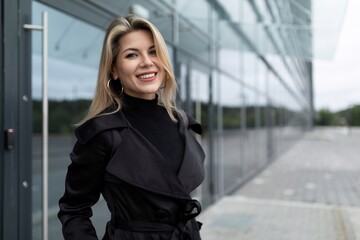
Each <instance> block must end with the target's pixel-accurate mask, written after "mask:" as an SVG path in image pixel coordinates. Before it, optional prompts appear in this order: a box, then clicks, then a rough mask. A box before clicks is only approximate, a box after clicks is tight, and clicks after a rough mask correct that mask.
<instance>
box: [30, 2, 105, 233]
mask: <svg viewBox="0 0 360 240" xmlns="http://www.w3.org/2000/svg"><path fill="white" fill-rule="evenodd" d="M44 11H46V12H47V13H48V48H47V49H48V62H47V66H48V67H47V72H48V84H47V85H48V86H47V89H46V90H47V93H48V139H44V137H43V131H44V130H43V124H45V122H44V121H43V120H42V114H43V111H44V109H43V107H42V106H43V105H42V104H43V87H44V85H43V82H42V74H41V72H42V69H43V67H44V66H43V58H42V47H43V45H42V44H44V42H43V41H42V32H40V31H33V32H32V51H31V53H32V58H31V59H32V76H31V79H32V106H33V109H32V115H33V119H32V126H33V135H32V198H33V199H32V225H33V226H32V229H33V233H32V235H33V236H32V237H33V239H34V240H37V239H52V240H56V239H63V237H62V233H61V224H60V222H59V220H58V219H57V212H58V210H59V208H58V200H59V198H60V197H61V196H62V194H63V193H64V186H65V185H64V180H65V174H66V171H67V167H68V165H69V163H70V159H69V153H70V152H71V150H72V147H73V145H74V143H75V138H74V135H73V126H72V124H74V123H76V122H78V121H79V120H80V119H81V118H82V117H83V115H84V113H85V111H86V109H87V107H88V106H89V104H90V100H91V98H92V97H93V95H94V92H95V86H96V78H97V69H98V62H99V59H100V51H101V46H102V40H103V36H104V31H103V30H101V29H98V28H96V27H94V26H92V25H90V24H88V23H86V22H83V21H81V20H79V19H76V18H74V17H72V16H69V15H67V14H65V13H63V12H60V11H58V10H55V9H53V8H50V7H48V6H46V5H43V4H41V3H38V2H36V1H33V4H32V24H36V25H41V24H42V19H41V18H42V12H44ZM44 144H47V146H48V147H47V148H46V150H47V152H48V154H47V155H48V172H47V176H46V174H43V167H44V162H43V155H44V152H45V151H44V149H43V146H44ZM45 146H46V145H45ZM45 154H46V153H45ZM44 181H46V183H47V185H48V189H44V187H43V186H44V184H43V183H44ZM44 190H45V191H44ZM44 194H45V195H46V196H45V198H46V199H47V204H46V205H47V207H46V208H45V209H46V210H47V211H44V208H43V206H44V201H43V196H44ZM45 203H46V202H45ZM46 205H45V206H46ZM106 209H107V208H106V207H105V203H104V201H101V200H100V201H99V203H98V204H97V205H96V206H95V208H94V218H93V222H94V225H95V227H96V228H97V232H98V236H99V238H101V237H102V235H103V233H104V229H105V223H106V221H107V220H108V218H109V216H108V212H107V210H106ZM44 213H45V214H46V216H44ZM44 223H46V224H44ZM44 226H48V227H47V229H46V231H47V233H46V232H45V233H44ZM47 234H48V236H46V235H47Z"/></svg>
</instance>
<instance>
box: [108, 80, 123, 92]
mask: <svg viewBox="0 0 360 240" xmlns="http://www.w3.org/2000/svg"><path fill="white" fill-rule="evenodd" d="M112 80H114V79H112V78H110V79H109V80H108V81H107V83H106V87H107V89H108V91H109V93H110V94H111V95H116V94H119V96H121V95H122V94H123V92H124V87H123V85H122V84H121V82H120V80H119V82H117V80H114V81H115V83H113V84H115V85H113V89H112V88H111V86H110V82H111V81H112ZM118 84H120V86H121V90H120V93H119V92H118V89H119V87H120V86H118Z"/></svg>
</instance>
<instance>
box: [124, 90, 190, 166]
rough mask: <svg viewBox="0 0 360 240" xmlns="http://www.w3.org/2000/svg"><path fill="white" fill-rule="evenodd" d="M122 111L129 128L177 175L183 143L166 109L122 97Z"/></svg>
mask: <svg viewBox="0 0 360 240" xmlns="http://www.w3.org/2000/svg"><path fill="white" fill-rule="evenodd" d="M122 100H123V108H122V111H123V113H124V114H125V116H126V118H127V119H128V121H129V122H130V124H131V126H132V127H134V128H135V129H136V130H137V131H139V132H140V133H141V134H142V135H143V136H144V137H145V138H146V139H147V140H148V141H149V142H150V143H151V144H152V145H153V146H154V147H155V148H156V149H157V150H158V151H159V152H160V153H161V154H162V155H163V156H164V159H165V160H167V162H168V163H169V165H170V167H171V168H172V169H173V170H174V171H175V172H176V173H177V172H178V170H179V168H180V165H181V162H182V158H183V154H184V142H183V140H182V138H181V135H180V132H179V128H178V124H176V123H174V122H173V121H172V120H171V119H170V116H169V114H168V113H167V111H166V109H165V108H164V107H162V106H159V105H158V99H157V96H156V98H155V99H153V100H145V99H141V98H135V97H132V96H129V95H126V94H123V96H122Z"/></svg>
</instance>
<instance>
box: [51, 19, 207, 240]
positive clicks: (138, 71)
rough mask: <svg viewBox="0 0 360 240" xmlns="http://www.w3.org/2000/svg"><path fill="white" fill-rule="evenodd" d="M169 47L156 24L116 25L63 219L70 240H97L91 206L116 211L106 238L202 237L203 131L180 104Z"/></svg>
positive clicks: (81, 129) (80, 133) (78, 147)
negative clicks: (198, 194)
mask: <svg viewBox="0 0 360 240" xmlns="http://www.w3.org/2000/svg"><path fill="white" fill-rule="evenodd" d="M176 91H177V90H176V81H175V78H174V74H173V72H172V68H171V65H170V59H169V54H168V52H167V48H166V44H165V42H164V39H163V37H162V36H161V34H160V32H159V31H158V30H157V29H156V27H155V26H154V25H153V24H151V23H150V22H149V21H147V20H145V19H142V18H140V17H137V16H134V15H130V16H127V17H120V18H116V19H115V20H114V21H113V22H112V23H111V25H110V26H109V28H108V30H107V33H106V36H105V40H104V45H103V49H102V55H101V60H100V68H99V76H98V84H97V89H96V94H95V97H94V99H93V101H92V104H91V106H90V108H89V111H88V114H87V116H86V117H85V118H84V120H83V121H81V122H80V123H79V124H78V126H77V128H76V129H75V135H76V137H77V142H76V144H75V146H74V149H73V151H72V153H71V154H70V157H71V164H70V166H69V168H68V173H67V176H66V184H65V185H66V186H65V193H64V196H63V197H62V198H61V199H60V201H59V206H60V211H59V213H58V217H59V219H60V221H61V222H62V225H63V234H64V237H65V239H81V240H82V239H97V235H96V232H95V229H94V227H93V225H92V223H91V221H90V217H91V216H92V211H91V207H92V206H93V205H94V204H95V203H96V202H97V201H98V199H99V197H100V194H102V195H103V197H104V199H105V200H106V202H107V205H108V208H109V210H110V212H111V219H110V221H109V222H108V223H107V226H106V233H105V236H104V237H103V239H157V240H158V239H164V240H165V239H166V240H167V239H171V240H177V239H191V240H193V239H196V240H197V239H200V234H199V229H200V226H201V224H200V223H199V222H196V221H195V217H196V216H197V215H198V214H199V213H200V211H201V207H200V204H199V202H198V201H196V200H193V199H192V198H191V197H190V193H191V192H192V191H193V190H195V189H196V188H197V187H198V186H199V185H200V184H201V182H202V181H203V178H204V169H203V160H204V152H203V150H202V148H201V146H200V145H199V144H198V142H197V141H196V140H195V138H194V137H193V135H192V133H191V131H190V129H191V130H193V131H194V132H196V133H199V134H200V133H201V126H200V125H199V124H198V123H196V122H195V121H194V120H193V119H191V118H189V117H188V116H187V115H186V114H183V112H182V111H180V110H178V109H177V108H176V106H175V97H176Z"/></svg>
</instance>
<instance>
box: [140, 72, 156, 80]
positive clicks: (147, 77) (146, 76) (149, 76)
mask: <svg viewBox="0 0 360 240" xmlns="http://www.w3.org/2000/svg"><path fill="white" fill-rule="evenodd" d="M137 78H138V79H140V80H141V81H152V80H154V79H155V78H156V72H150V73H143V74H140V75H137Z"/></svg>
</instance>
